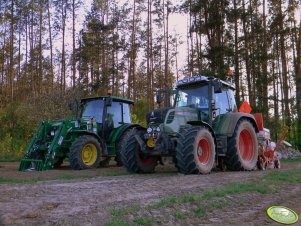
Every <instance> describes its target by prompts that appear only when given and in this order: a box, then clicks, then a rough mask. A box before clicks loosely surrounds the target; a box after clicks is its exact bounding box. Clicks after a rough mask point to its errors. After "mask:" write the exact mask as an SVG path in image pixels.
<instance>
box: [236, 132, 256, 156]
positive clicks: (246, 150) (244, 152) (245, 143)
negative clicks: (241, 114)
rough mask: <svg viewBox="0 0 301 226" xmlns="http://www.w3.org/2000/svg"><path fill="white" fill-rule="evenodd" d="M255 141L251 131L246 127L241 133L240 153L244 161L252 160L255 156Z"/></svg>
mask: <svg viewBox="0 0 301 226" xmlns="http://www.w3.org/2000/svg"><path fill="white" fill-rule="evenodd" d="M254 152H255V151H254V142H253V138H252V135H251V133H250V132H249V131H248V130H247V129H244V130H242V131H241V132H240V135H239V153H240V156H241V158H242V160H243V161H251V160H252V159H253V157H254Z"/></svg>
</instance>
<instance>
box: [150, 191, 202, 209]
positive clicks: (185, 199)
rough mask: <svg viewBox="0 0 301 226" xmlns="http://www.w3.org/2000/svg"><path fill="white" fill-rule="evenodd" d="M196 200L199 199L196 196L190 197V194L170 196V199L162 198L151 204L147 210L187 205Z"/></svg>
mask: <svg viewBox="0 0 301 226" xmlns="http://www.w3.org/2000/svg"><path fill="white" fill-rule="evenodd" d="M198 199H199V198H198V196H197V195H192V194H189V195H187V194H185V195H183V196H180V197H175V196H170V197H166V198H162V199H161V200H160V201H159V202H157V203H154V204H151V205H149V206H148V207H147V208H148V209H159V208H162V207H168V206H172V205H175V204H184V203H189V202H195V201H196V200H198Z"/></svg>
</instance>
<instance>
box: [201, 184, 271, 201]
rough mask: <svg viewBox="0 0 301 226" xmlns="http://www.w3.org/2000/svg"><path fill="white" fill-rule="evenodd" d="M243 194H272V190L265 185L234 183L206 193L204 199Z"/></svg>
mask: <svg viewBox="0 0 301 226" xmlns="http://www.w3.org/2000/svg"><path fill="white" fill-rule="evenodd" d="M243 192H258V193H261V194H266V193H270V192H271V190H270V189H269V188H268V187H267V186H266V185H263V184H255V183H232V184H228V185H226V186H224V187H220V188H216V189H213V190H212V191H206V192H204V193H203V195H202V198H203V199H211V198H214V197H225V196H226V195H229V194H237V193H243Z"/></svg>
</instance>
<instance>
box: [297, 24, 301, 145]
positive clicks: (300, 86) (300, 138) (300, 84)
mask: <svg viewBox="0 0 301 226" xmlns="http://www.w3.org/2000/svg"><path fill="white" fill-rule="evenodd" d="M296 52H297V62H296V100H297V106H296V107H297V147H298V149H299V150H301V19H300V24H299V38H298V40H297V46H296Z"/></svg>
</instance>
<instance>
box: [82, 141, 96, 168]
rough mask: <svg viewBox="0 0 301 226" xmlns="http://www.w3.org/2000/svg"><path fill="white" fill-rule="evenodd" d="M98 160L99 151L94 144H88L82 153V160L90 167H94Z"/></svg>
mask: <svg viewBox="0 0 301 226" xmlns="http://www.w3.org/2000/svg"><path fill="white" fill-rule="evenodd" d="M96 159H97V149H96V147H95V145H93V144H86V145H85V146H84V148H83V151H82V160H83V162H84V163H85V164H86V165H88V166H92V165H93V164H94V163H95V162H96Z"/></svg>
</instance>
